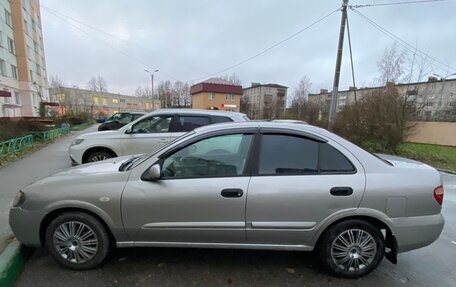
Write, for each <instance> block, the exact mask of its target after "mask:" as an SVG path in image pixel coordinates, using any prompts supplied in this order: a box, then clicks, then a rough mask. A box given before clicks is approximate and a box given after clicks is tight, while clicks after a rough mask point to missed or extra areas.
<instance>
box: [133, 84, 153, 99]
mask: <svg viewBox="0 0 456 287" xmlns="http://www.w3.org/2000/svg"><path fill="white" fill-rule="evenodd" d="M135 97H139V98H148V99H151V98H152V91H151V88H150V87H148V86H144V87H143V86H138V88H136V91H135Z"/></svg>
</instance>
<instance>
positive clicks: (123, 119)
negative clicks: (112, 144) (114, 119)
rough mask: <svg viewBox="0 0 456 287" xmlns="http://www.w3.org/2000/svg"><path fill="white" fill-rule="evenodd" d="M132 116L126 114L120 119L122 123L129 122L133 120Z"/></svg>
mask: <svg viewBox="0 0 456 287" xmlns="http://www.w3.org/2000/svg"><path fill="white" fill-rule="evenodd" d="M132 117H133V115H125V116H123V117H121V118H119V119H118V121H119V123H121V124H128V123H129V122H131V118H132Z"/></svg>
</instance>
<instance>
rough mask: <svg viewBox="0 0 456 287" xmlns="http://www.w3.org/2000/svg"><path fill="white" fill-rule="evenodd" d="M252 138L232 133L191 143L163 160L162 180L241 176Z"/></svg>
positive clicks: (248, 135)
mask: <svg viewBox="0 0 456 287" xmlns="http://www.w3.org/2000/svg"><path fill="white" fill-rule="evenodd" d="M252 138H253V135H250V134H232V135H223V136H215V137H211V138H207V139H203V140H201V141H198V142H196V143H193V144H191V145H189V146H187V147H185V148H183V149H181V150H179V151H177V152H176V153H174V154H172V155H170V156H168V157H167V158H166V159H164V161H163V165H162V178H164V179H172V178H201V177H224V176H239V175H242V174H243V172H244V167H245V164H246V162H247V156H248V151H249V148H250V145H251V142H252Z"/></svg>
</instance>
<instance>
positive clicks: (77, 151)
mask: <svg viewBox="0 0 456 287" xmlns="http://www.w3.org/2000/svg"><path fill="white" fill-rule="evenodd" d="M84 151H85V149H84V148H83V147H81V146H80V145H73V146H70V147H69V148H68V154H69V156H70V160H71V165H72V166H75V165H78V164H82V156H83V155H84Z"/></svg>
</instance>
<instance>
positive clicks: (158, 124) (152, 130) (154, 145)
mask: <svg viewBox="0 0 456 287" xmlns="http://www.w3.org/2000/svg"><path fill="white" fill-rule="evenodd" d="M173 117H174V115H172V114H163V115H154V116H150V117H147V118H145V119H142V120H141V121H139V122H137V123H135V124H134V125H133V126H132V128H131V133H125V134H124V135H123V136H122V139H121V141H122V142H121V146H122V151H123V155H128V154H138V153H150V152H152V151H154V150H157V149H159V148H160V147H162V146H164V145H165V144H167V143H168V142H169V141H170V140H171V133H170V125H171V121H172V120H173Z"/></svg>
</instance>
